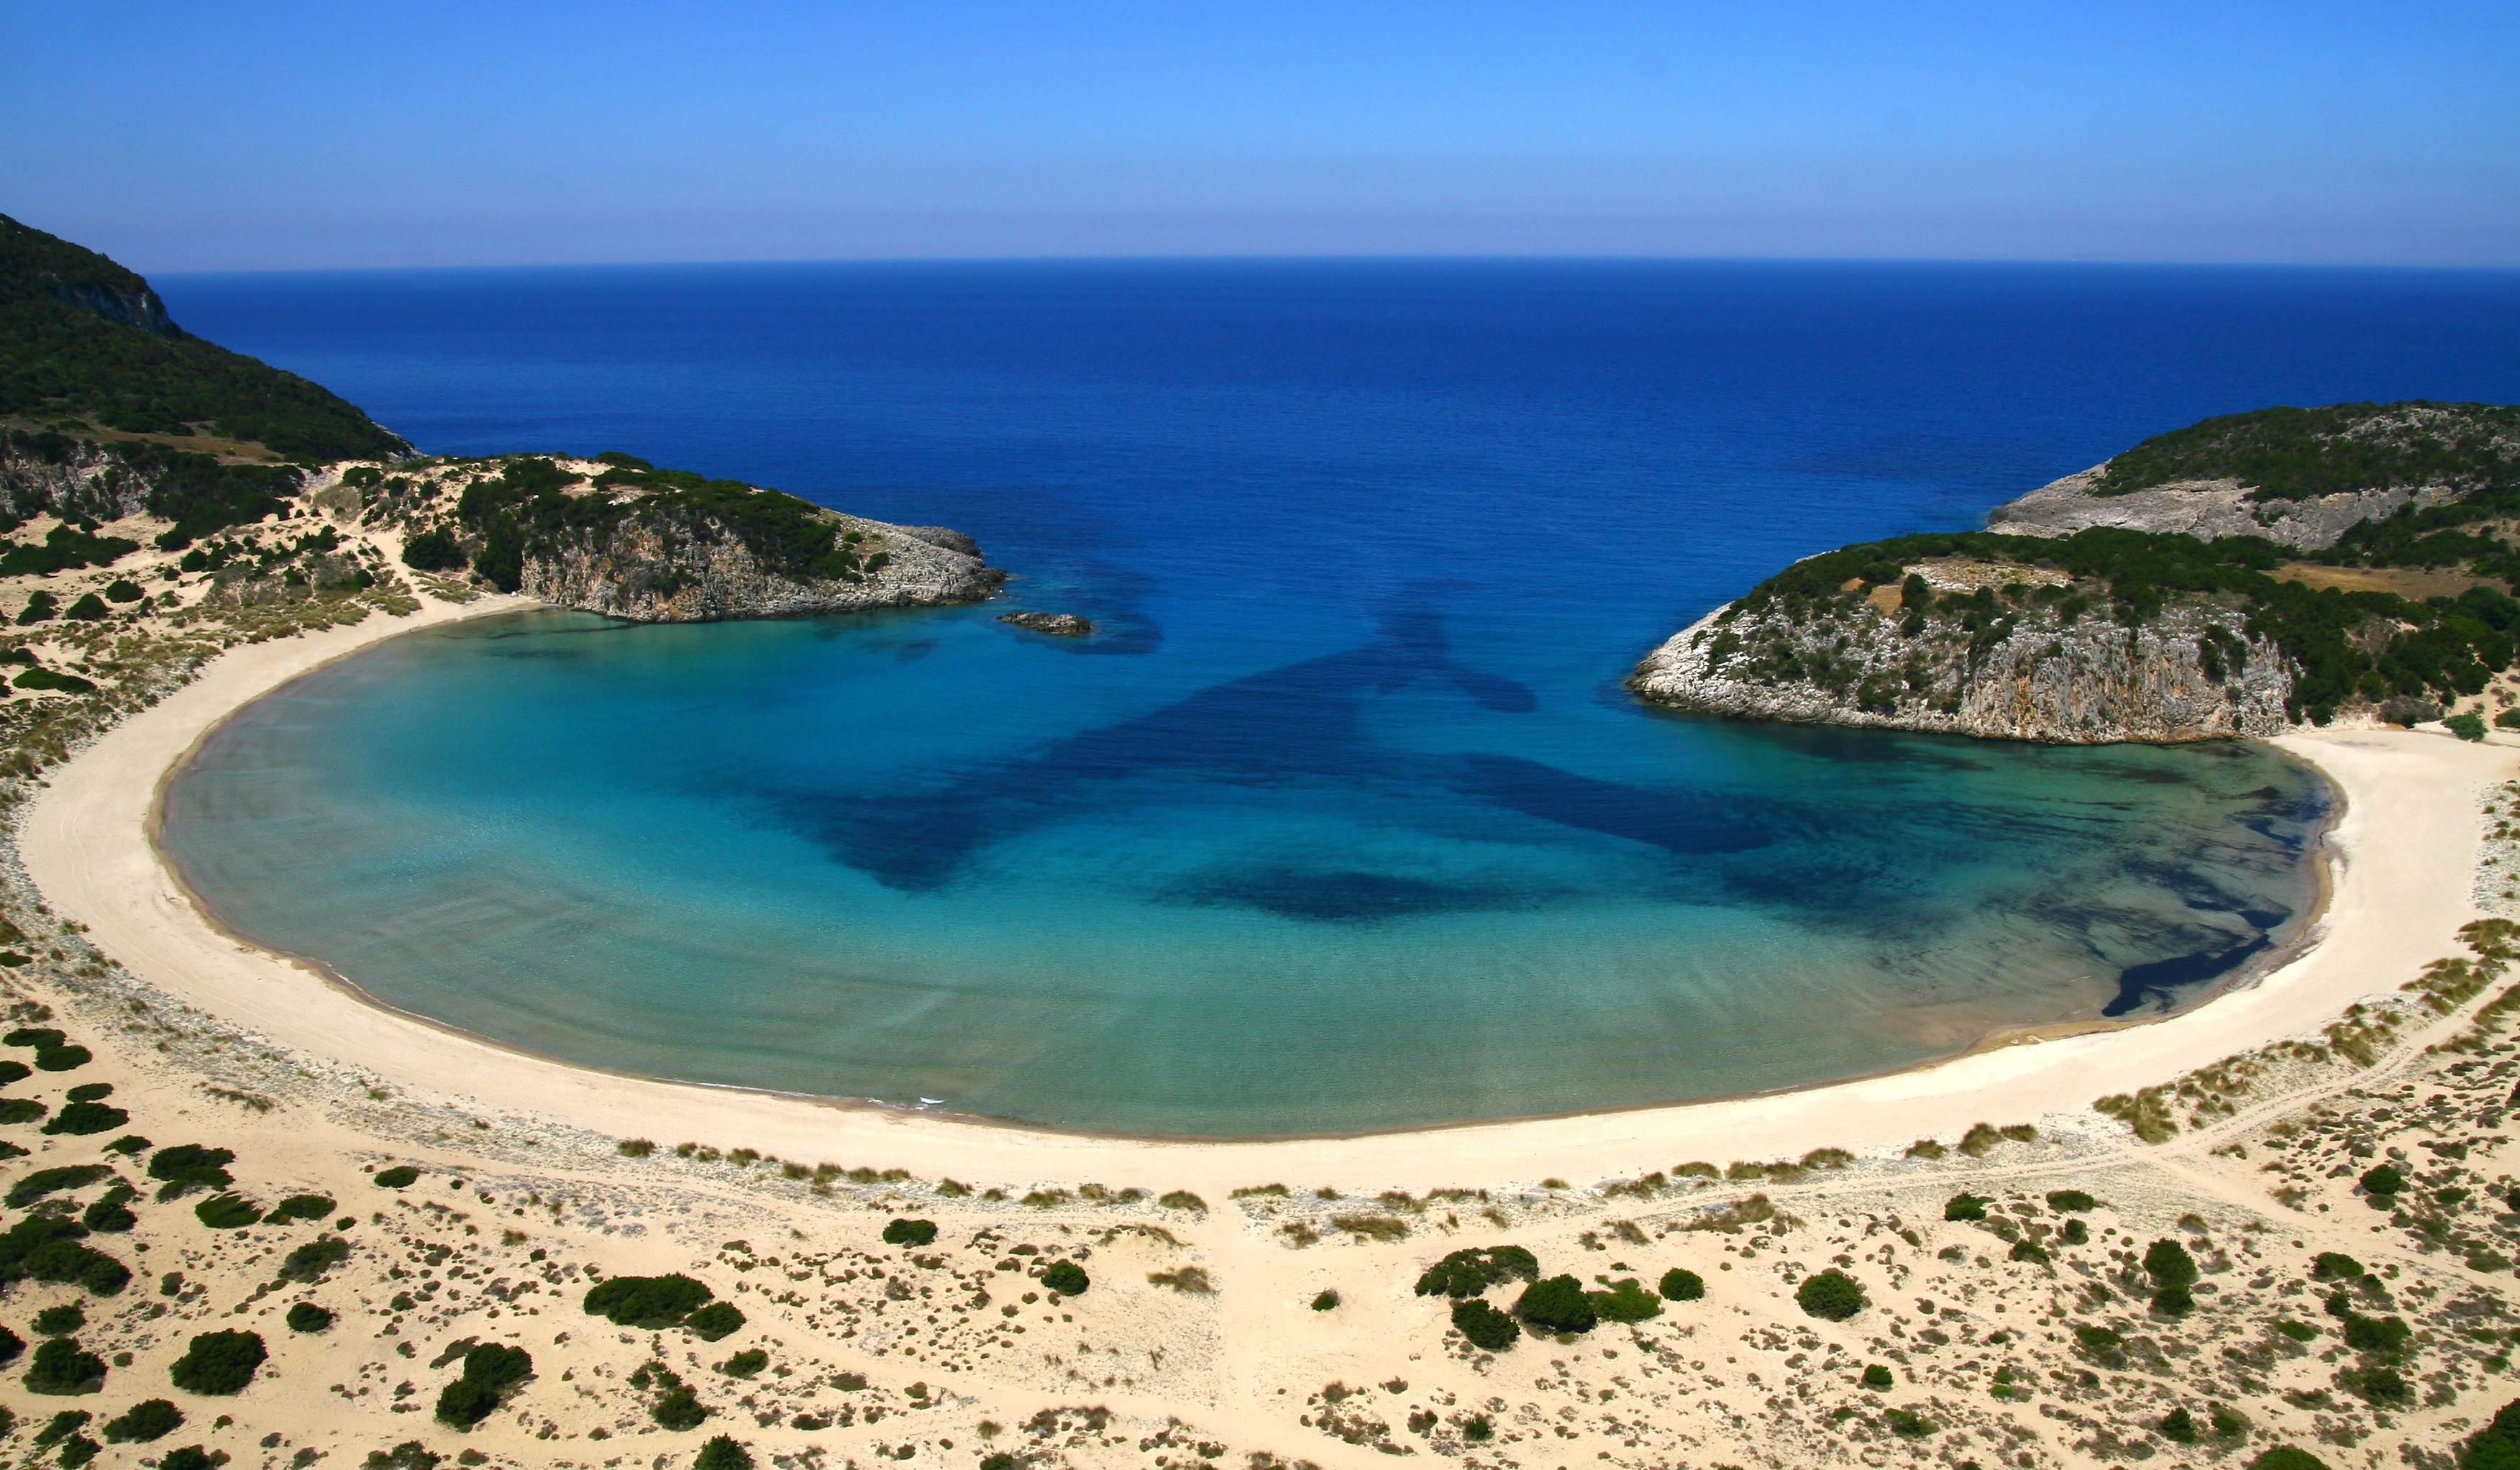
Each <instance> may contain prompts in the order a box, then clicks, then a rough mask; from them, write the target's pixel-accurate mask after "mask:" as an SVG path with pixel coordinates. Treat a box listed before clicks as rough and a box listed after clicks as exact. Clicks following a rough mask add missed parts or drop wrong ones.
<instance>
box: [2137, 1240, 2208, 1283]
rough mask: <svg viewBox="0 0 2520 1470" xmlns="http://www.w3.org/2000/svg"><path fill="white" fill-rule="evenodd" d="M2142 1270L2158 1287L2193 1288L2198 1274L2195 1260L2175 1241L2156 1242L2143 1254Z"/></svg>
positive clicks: (2185, 1248)
mask: <svg viewBox="0 0 2520 1470" xmlns="http://www.w3.org/2000/svg"><path fill="white" fill-rule="evenodd" d="M2143 1269H2144V1271H2145V1273H2146V1274H2148V1275H2150V1276H2151V1277H2152V1284H2153V1285H2155V1286H2160V1287H2172V1286H2193V1285H2195V1284H2196V1278H2197V1275H2198V1274H2199V1273H2198V1271H2197V1270H2196V1258H2195V1257H2193V1256H2191V1255H2189V1254H2187V1247H2185V1246H2183V1245H2181V1244H2180V1243H2179V1242H2178V1241H2176V1240H2168V1239H2163V1240H2156V1241H2154V1242H2153V1243H2152V1245H2151V1246H2150V1247H2149V1248H2147V1249H2146V1250H2145V1251H2144V1253H2143Z"/></svg>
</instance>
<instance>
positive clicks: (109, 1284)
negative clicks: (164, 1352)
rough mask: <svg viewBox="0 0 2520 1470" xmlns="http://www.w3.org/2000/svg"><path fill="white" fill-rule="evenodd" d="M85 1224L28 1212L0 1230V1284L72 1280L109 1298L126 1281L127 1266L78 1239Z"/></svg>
mask: <svg viewBox="0 0 2520 1470" xmlns="http://www.w3.org/2000/svg"><path fill="white" fill-rule="evenodd" d="M86 1238H87V1227H86V1226H84V1225H80V1224H78V1223H77V1222H76V1221H69V1220H62V1219H59V1218H57V1217H53V1216H47V1215H30V1216H28V1217H26V1218H25V1219H23V1220H21V1221H19V1222H18V1223H17V1224H16V1225H11V1226H10V1227H9V1228H8V1229H7V1230H5V1231H0V1285H5V1284H6V1283H8V1282H11V1281H18V1280H24V1279H29V1278H31V1279H33V1280H37V1281H58V1282H68V1281H76V1282H77V1283H78V1284H79V1285H81V1286H83V1287H85V1288H86V1289H87V1290H88V1291H89V1292H90V1293H91V1294H93V1295H96V1296H100V1297H110V1296H112V1295H114V1294H115V1293H116V1292H119V1291H121V1290H122V1288H123V1287H124V1286H125V1285H127V1284H129V1283H130V1280H131V1268H129V1267H127V1266H125V1265H123V1264H122V1263H121V1262H119V1261H116V1260H115V1259H113V1258H112V1256H109V1255H107V1254H106V1253H105V1252H103V1251H100V1250H96V1249H94V1248H93V1247H90V1246H87V1245H83V1244H81V1243H80V1242H82V1241H84V1240H85V1239H86Z"/></svg>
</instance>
